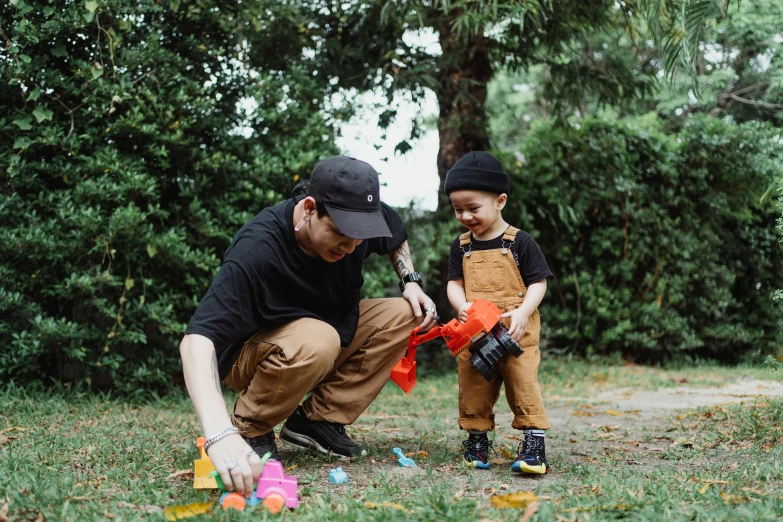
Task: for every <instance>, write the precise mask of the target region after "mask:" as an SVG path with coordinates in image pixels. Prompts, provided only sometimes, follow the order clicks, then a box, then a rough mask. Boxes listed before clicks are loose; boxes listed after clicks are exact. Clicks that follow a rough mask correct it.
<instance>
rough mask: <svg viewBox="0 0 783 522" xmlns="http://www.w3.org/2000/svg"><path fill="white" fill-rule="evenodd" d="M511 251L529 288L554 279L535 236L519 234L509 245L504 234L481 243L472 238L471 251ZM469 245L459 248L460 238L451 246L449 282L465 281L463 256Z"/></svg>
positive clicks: (521, 232)
mask: <svg viewBox="0 0 783 522" xmlns="http://www.w3.org/2000/svg"><path fill="white" fill-rule="evenodd" d="M504 245H505V246H506V248H508V249H509V251H510V252H511V253H512V254H513V255H514V261H516V263H517V268H518V269H519V273H520V275H521V276H522V282H523V283H525V286H526V287H528V286H530V285H532V284H533V283H537V282H539V281H541V280H542V279H545V278H547V277H552V272H551V271H550V270H549V265H547V263H546V258H545V257H544V253H543V252H541V249H540V248H538V245H537V244H536V242H535V240H534V239H533V236H531V235H530V234H528V233H527V232H523V231H521V230H520V231H519V232H517V236H516V238H514V242H513V243H512V244H511V245H509V244H508V241H503V234H500V235H499V236H498V237H496V238H494V239H489V240H487V241H479V240H478V239H476V238H474V237H471V239H470V250H472V251H476V250H490V249H493V248H495V249H500V248H503V246H504ZM467 249H468V247H467V245H466V246H464V247H460V246H459V237H458V238H457V239H455V240H454V242H453V243H452V244H451V252H450V253H449V275H448V280H449V281H455V280H457V279H463V277H464V275H463V273H462V256H463V255H465V251H467Z"/></svg>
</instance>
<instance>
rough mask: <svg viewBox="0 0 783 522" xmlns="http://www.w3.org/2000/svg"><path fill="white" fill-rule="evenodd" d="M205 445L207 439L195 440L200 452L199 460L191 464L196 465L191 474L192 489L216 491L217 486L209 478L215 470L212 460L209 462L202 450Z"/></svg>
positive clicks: (204, 451)
mask: <svg viewBox="0 0 783 522" xmlns="http://www.w3.org/2000/svg"><path fill="white" fill-rule="evenodd" d="M206 443H207V439H205V438H204V437H199V438H198V439H196V446H198V448H199V450H201V458H200V459H197V460H194V461H193V464H195V465H196V470H195V472H194V473H193V487H194V488H195V489H217V488H218V484H217V481H216V480H215V479H214V477H211V476H210V473H212V472H213V471H216V470H215V466H214V464H212V460H210V458H209V456H208V455H207V452H206V450H205V449H204V444H206Z"/></svg>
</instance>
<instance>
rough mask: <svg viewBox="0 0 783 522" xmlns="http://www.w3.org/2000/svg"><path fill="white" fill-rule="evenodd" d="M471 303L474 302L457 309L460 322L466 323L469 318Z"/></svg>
mask: <svg viewBox="0 0 783 522" xmlns="http://www.w3.org/2000/svg"><path fill="white" fill-rule="evenodd" d="M471 305H473V303H472V302H467V303H465V304H463V305H462V306H460V307H459V309H458V310H457V320H458V321H459V322H460V323H463V324H465V321H467V320H468V308H470V307H471Z"/></svg>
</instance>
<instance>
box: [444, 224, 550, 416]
mask: <svg viewBox="0 0 783 522" xmlns="http://www.w3.org/2000/svg"><path fill="white" fill-rule="evenodd" d="M516 235H517V229H516V228H514V227H509V228H508V229H507V230H506V233H505V234H504V235H503V241H504V244H505V245H507V246H510V245H511V243H513V242H514V239H515V238H516ZM469 245H470V232H467V233H465V234H462V235H461V236H460V246H461V247H462V248H463V250H465V247H466V246H469ZM504 250H505V252H504ZM462 270H463V275H464V280H465V296H466V297H467V299H468V301H469V302H470V301H473V300H475V299H485V300H487V301H492V302H493V303H495V305H497V307H498V308H500V310H501V311H502V312H504V313H505V312H510V311H511V310H514V309H515V308H519V306H520V305H521V304H522V302H523V301H524V299H525V295H526V294H527V288H526V287H525V284H524V283H523V282H522V276H520V274H519V269H518V268H517V265H516V262H515V261H514V255H513V254H512V252H511V250H510V249H508V248H505V249H493V250H480V251H471V252H470V255H466V256H464V257H463V258H462ZM503 322H504V324H505V325H506V327H508V326H509V324H510V322H511V321H510V319H508V318H506V319H503ZM540 333H541V320H540V316H539V314H538V310H536V311H535V312H534V313H533V314H532V315H531V316H530V319H529V320H528V323H527V327H526V328H525V334H524V336H523V337H522V341H521V342H520V343H519V344H520V345H521V346H522V349H523V350H524V351H525V353H523V354H522V355H520V356H519V357H518V358H515V357H513V356H511V355H507V356H505V357H503V358H502V359H501V360H500V361H498V362H497V363H496V364H495V366H494V367H493V369H494V370H495V372H496V373H498V374H500V376H501V377H502V382H501V381H500V380H498V379H495V380H494V381H492V382H487V380H486V379H484V377H482V376H481V374H480V373H479V372H478V370H476V369H475V368H473V366H472V365H471V364H470V360H469V359H470V355H471V354H470V352H469V351H468V350H465V351H464V352H462V353H461V354H459V356H458V357H459V367H458V368H459V370H458V371H459V427H460V428H462V429H463V430H475V431H488V430H493V429H495V414H494V412H493V409H494V406H495V403H496V402H497V400H498V398H499V397H500V385H501V384H502V383H505V389H506V400H507V401H508V405H509V406H510V407H511V412H512V413H513V414H514V420H513V422H512V423H511V427H512V428H515V429H542V430H547V429H549V419H548V418H547V415H546V410H545V409H544V401H543V399H542V398H541V388H540V387H539V384H538V365H539V363H540V362H541V352H540V351H539V347H538V341H539V336H540Z"/></svg>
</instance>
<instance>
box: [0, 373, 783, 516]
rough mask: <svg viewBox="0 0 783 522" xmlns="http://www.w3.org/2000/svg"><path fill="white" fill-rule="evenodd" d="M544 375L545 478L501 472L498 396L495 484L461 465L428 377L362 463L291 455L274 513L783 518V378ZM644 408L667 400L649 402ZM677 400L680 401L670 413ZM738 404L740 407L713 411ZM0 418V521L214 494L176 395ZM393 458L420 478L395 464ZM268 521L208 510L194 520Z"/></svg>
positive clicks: (504, 423)
mask: <svg viewBox="0 0 783 522" xmlns="http://www.w3.org/2000/svg"><path fill="white" fill-rule="evenodd" d="M540 376H541V380H542V381H543V383H544V386H545V399H546V400H547V406H548V409H549V414H550V417H551V418H552V423H553V430H552V431H551V432H550V435H549V437H548V454H549V457H550V461H551V462H552V463H553V465H554V469H553V471H552V472H551V473H550V474H548V475H546V476H544V477H541V478H532V479H531V478H522V477H518V476H513V475H511V474H510V472H509V471H508V464H509V462H510V456H511V455H513V452H514V451H515V448H516V444H517V442H518V439H517V437H516V435H517V433H515V432H513V431H512V430H511V429H510V428H509V427H508V426H509V424H510V415H509V414H508V413H506V408H505V407H504V406H503V401H502V399H501V401H500V403H499V407H498V409H497V411H498V422H499V428H498V430H497V431H496V433H495V446H494V447H495V450H496V452H497V454H496V455H495V458H496V460H495V462H496V464H495V465H494V467H493V469H492V470H490V471H488V472H481V471H466V470H464V469H463V468H461V467H460V466H459V465H458V461H459V456H460V449H461V446H460V441H461V440H462V438H463V437H462V434H461V433H459V432H458V430H457V428H456V422H455V414H456V393H457V384H456V377H455V375H453V374H447V375H440V376H437V375H425V376H422V378H421V379H420V381H419V384H418V386H417V388H416V389H415V390H414V392H413V394H412V395H411V396H405V395H403V394H402V393H401V392H400V391H399V390H398V389H397V388H396V387H394V386H391V385H390V386H388V387H387V388H385V389H384V391H383V393H382V395H381V396H380V398H379V399H378V401H376V402H375V403H374V404H373V405H372V406H371V407H370V408H369V409H368V411H367V412H365V414H364V415H363V416H362V417H360V419H359V420H358V421H357V422H356V423H355V424H354V425H353V426H351V427H350V428H349V431H350V433H351V435H352V436H353V437H354V438H356V439H358V440H360V441H361V442H362V443H363V444H364V445H365V446H366V447H367V449H368V451H369V455H368V456H367V457H366V458H365V459H362V460H360V461H353V462H345V461H340V460H338V459H333V458H328V457H323V456H314V455H312V454H309V453H302V452H299V451H297V450H294V449H292V448H291V447H290V446H287V445H285V444H281V450H282V455H283V459H284V464H285V466H286V467H287V468H288V469H289V471H288V472H289V473H290V474H293V475H295V476H297V477H298V478H299V480H300V499H301V502H302V504H301V506H300V508H299V509H297V510H296V511H295V512H286V513H283V514H282V517H285V518H286V519H293V518H297V519H301V520H412V519H415V520H433V519H438V520H455V521H456V520H460V521H464V520H478V519H486V520H519V518H520V516H521V514H522V513H523V510H521V509H496V508H494V507H493V506H492V501H491V499H492V497H493V496H495V495H502V494H507V493H512V492H517V491H531V492H533V493H535V494H536V495H537V496H538V497H539V499H540V500H539V502H540V503H539V507H538V511H537V513H536V514H534V515H533V518H532V520H569V521H573V520H618V519H629V520H662V519H665V520H711V521H712V520H764V519H770V520H771V519H775V517H777V516H778V515H779V514H780V513H783V498H782V497H781V495H782V494H781V491H783V450H782V449H781V443H782V442H783V385H782V384H781V382H780V372H779V371H777V372H776V371H775V370H773V369H771V368H766V369H765V368H755V367H751V366H747V367H739V368H725V367H717V366H716V367H712V366H707V367H701V368H688V367H684V368H679V369H668V370H663V369H656V368H649V367H639V366H617V365H610V364H605V363H598V364H587V363H584V362H580V361H567V360H552V359H550V360H547V361H545V362H544V364H543V366H542V370H541V372H540ZM649 394H657V395H654V396H652V397H654V398H656V401H657V402H655V401H653V402H652V403H651V402H650V401H647V402H645V400H644V399H643V398H644V397H647V396H648V395H649ZM721 394H723V396H721V397H716V396H717V395H721ZM666 397H668V399H666ZM662 398H664V399H662ZM227 400H229V401H230V400H231V398H230V397H228V396H227ZM667 400H669V401H674V402H676V404H671V405H669V406H671V408H668V409H666V407H667V404H665V403H666V402H667ZM728 400H734V401H743V402H742V404H735V405H730V406H727V405H724V404H722V403H721V402H722V401H728ZM651 404H652V405H651ZM639 405H641V406H639ZM699 405H702V406H699ZM705 405H706V406H705ZM689 406H694V407H689ZM0 412H2V413H0V475H2V476H3V477H4V481H3V487H2V491H3V492H2V494H0V518H2V517H5V518H8V519H10V520H106V519H114V520H138V519H144V520H164V519H165V518H164V512H163V510H164V509H165V508H166V507H167V506H171V505H181V504H189V503H193V502H203V501H206V500H210V499H214V498H215V497H216V494H214V493H208V492H204V491H195V490H193V489H192V487H191V484H192V475H190V470H191V469H192V461H193V459H194V458H196V449H195V447H194V445H193V440H194V439H195V437H196V436H197V435H198V434H199V433H198V431H199V430H198V423H197V418H196V415H195V413H194V412H193V411H192V407H191V405H190V402H189V401H188V399H187V397H186V396H184V395H182V394H173V395H169V396H166V397H160V398H149V399H145V400H139V401H137V402H135V403H129V402H128V401H127V399H123V398H117V397H113V396H111V395H94V394H92V393H87V392H83V391H81V390H78V389H77V390H71V389H66V388H60V389H46V390H43V389H33V388H23V387H18V386H16V385H14V384H9V385H5V386H4V387H3V389H2V391H0ZM395 446H399V447H401V448H403V449H404V451H406V452H407V453H412V454H413V458H415V459H416V460H417V461H418V463H419V467H418V468H416V469H405V468H400V467H398V466H397V465H396V463H395V461H394V460H393V458H392V454H391V448H392V447H395ZM338 465H339V466H342V467H343V469H344V470H346V471H347V472H348V475H349V477H350V482H349V483H348V484H346V485H341V486H334V485H331V484H330V483H329V482H328V479H327V474H328V471H329V469H330V468H333V467H336V466H338ZM3 504H5V505H3ZM273 518H275V517H274V516H272V515H268V514H260V513H257V512H256V513H252V514H251V513H239V512H222V511H221V510H220V509H214V510H213V511H212V512H211V513H209V514H205V515H200V516H199V517H198V518H195V519H194V520H264V519H273Z"/></svg>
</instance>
